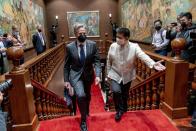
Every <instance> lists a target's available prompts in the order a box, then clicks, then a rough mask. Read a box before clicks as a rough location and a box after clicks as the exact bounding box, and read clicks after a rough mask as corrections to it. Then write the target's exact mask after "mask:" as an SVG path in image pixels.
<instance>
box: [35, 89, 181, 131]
mask: <svg viewBox="0 0 196 131" xmlns="http://www.w3.org/2000/svg"><path fill="white" fill-rule="evenodd" d="M90 109H91V110H90V117H89V118H88V121H87V124H88V129H89V131H178V129H177V128H176V127H174V126H173V125H172V124H171V123H170V121H169V120H168V119H167V118H166V117H165V116H164V115H163V114H162V112H161V111H159V110H153V111H135V112H127V113H125V114H124V115H123V117H122V120H121V121H120V122H118V123H117V122H115V120H114V115H115V113H114V112H106V111H105V110H104V102H103V99H102V96H101V91H100V89H99V88H98V87H93V88H92V99H91V105H90ZM79 126H80V116H79V114H78V115H77V116H74V117H73V116H69V117H63V118H58V119H53V120H48V121H42V122H40V127H39V131H80V129H79Z"/></svg>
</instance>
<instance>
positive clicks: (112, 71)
mask: <svg viewBox="0 0 196 131" xmlns="http://www.w3.org/2000/svg"><path fill="white" fill-rule="evenodd" d="M129 37H130V31H129V29H127V28H118V29H117V39H116V40H117V42H116V43H113V44H112V45H111V46H110V49H109V52H108V56H107V76H108V78H109V79H111V82H112V92H113V100H114V103H115V109H116V115H115V120H116V121H119V120H120V119H121V116H122V115H123V113H124V112H126V111H127V99H128V95H129V94H128V93H129V88H130V86H131V81H132V80H133V79H135V78H136V69H135V64H134V62H135V60H136V58H139V59H141V60H142V61H143V62H144V63H145V64H146V65H147V66H148V67H150V68H155V69H156V70H159V71H162V70H165V67H164V66H163V65H161V64H160V61H159V62H154V60H152V59H151V58H150V57H149V56H148V55H146V54H145V53H144V52H143V51H142V50H141V48H140V47H139V45H138V44H136V43H131V42H129Z"/></svg>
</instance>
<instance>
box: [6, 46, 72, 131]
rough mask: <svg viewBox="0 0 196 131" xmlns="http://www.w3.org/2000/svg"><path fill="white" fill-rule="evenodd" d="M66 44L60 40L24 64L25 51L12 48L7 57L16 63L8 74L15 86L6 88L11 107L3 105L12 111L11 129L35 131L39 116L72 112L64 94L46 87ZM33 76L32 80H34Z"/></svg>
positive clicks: (43, 117)
mask: <svg viewBox="0 0 196 131" xmlns="http://www.w3.org/2000/svg"><path fill="white" fill-rule="evenodd" d="M65 44H66V43H61V44H58V45H57V46H56V47H54V48H51V49H49V50H47V51H46V52H44V53H42V54H40V55H38V56H36V57H35V58H33V59H31V60H29V61H27V62H25V63H24V64H23V65H19V64H18V63H19V62H18V61H19V58H20V57H21V56H23V51H21V49H20V48H18V47H11V49H9V52H8V57H9V58H10V59H11V60H12V61H13V64H14V67H13V69H12V71H11V72H10V73H9V74H6V79H12V82H13V89H12V90H9V91H8V92H7V95H6V96H9V97H6V99H5V101H6V105H5V107H10V108H4V109H5V110H7V111H8V112H9V114H10V115H9V116H10V118H9V119H8V120H9V123H10V130H12V131H34V130H36V127H37V126H38V124H39V120H47V119H52V118H57V117H61V116H64V115H68V114H69V110H68V108H67V107H66V103H65V101H64V100H63V98H60V97H58V96H57V95H55V94H54V93H53V92H51V91H49V90H47V89H46V88H43V87H47V85H48V83H49V82H50V80H51V79H52V77H53V75H54V73H55V72H56V70H57V69H58V68H59V66H60V64H62V62H63V61H64V57H65ZM31 80H33V82H32V84H31ZM39 83H40V84H39ZM32 85H33V86H32ZM41 85H43V86H41ZM7 98H8V99H7ZM16 107H17V108H16Z"/></svg>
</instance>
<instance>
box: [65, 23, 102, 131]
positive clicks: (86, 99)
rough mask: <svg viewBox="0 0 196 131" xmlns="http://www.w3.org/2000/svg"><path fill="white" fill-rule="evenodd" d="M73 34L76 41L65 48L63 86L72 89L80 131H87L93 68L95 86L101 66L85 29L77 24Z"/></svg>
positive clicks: (94, 46) (93, 43)
mask: <svg viewBox="0 0 196 131" xmlns="http://www.w3.org/2000/svg"><path fill="white" fill-rule="evenodd" d="M74 32H75V35H76V37H77V40H76V41H74V42H72V43H70V44H68V45H67V46H66V50H67V55H66V58H65V66H64V82H65V83H64V86H65V88H67V89H71V88H73V89H74V92H75V95H76V97H77V102H78V107H79V110H80V113H81V125H80V129H81V131H87V125H86V117H87V116H88V115H89V104H90V99H91V95H90V90H91V85H92V83H93V81H94V68H95V75H96V78H95V84H96V85H98V84H99V82H100V75H101V64H100V58H99V53H98V49H97V47H96V43H95V42H93V41H90V40H86V29H85V27H84V26H83V25H80V24H78V25H76V26H75V27H74ZM93 65H94V68H93Z"/></svg>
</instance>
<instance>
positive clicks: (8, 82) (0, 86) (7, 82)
mask: <svg viewBox="0 0 196 131" xmlns="http://www.w3.org/2000/svg"><path fill="white" fill-rule="evenodd" d="M11 87H12V80H11V79H8V80H5V81H4V82H2V83H0V92H4V91H6V90H7V89H9V88H11Z"/></svg>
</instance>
